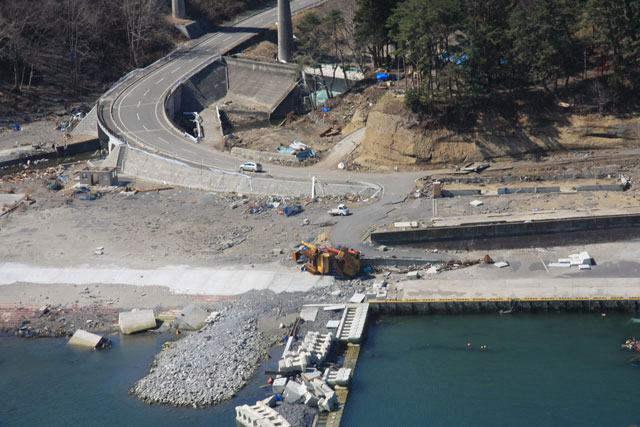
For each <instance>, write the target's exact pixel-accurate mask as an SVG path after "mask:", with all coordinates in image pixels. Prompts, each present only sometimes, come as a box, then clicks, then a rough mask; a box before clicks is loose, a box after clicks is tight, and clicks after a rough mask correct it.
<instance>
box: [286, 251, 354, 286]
mask: <svg viewBox="0 0 640 427" xmlns="http://www.w3.org/2000/svg"><path fill="white" fill-rule="evenodd" d="M360 256H361V254H360V252H358V251H355V250H353V249H349V248H347V247H344V246H341V247H339V248H338V249H335V248H330V247H327V246H319V247H318V246H314V245H312V244H310V243H307V242H302V245H301V246H300V247H299V248H297V249H295V250H294V251H293V260H294V261H295V262H304V263H305V264H304V267H305V269H306V270H307V271H308V272H309V273H311V274H322V275H325V274H331V275H334V276H338V277H340V278H341V279H342V278H345V277H355V276H357V275H358V273H359V272H360Z"/></svg>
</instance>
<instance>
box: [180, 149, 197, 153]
mask: <svg viewBox="0 0 640 427" xmlns="http://www.w3.org/2000/svg"><path fill="white" fill-rule="evenodd" d="M183 151H186V152H187V153H191V154H197V153H196V152H195V151H191V150H187V149H186V148H184V149H183Z"/></svg>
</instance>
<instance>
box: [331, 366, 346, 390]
mask: <svg viewBox="0 0 640 427" xmlns="http://www.w3.org/2000/svg"><path fill="white" fill-rule="evenodd" d="M330 377H331V375H330ZM350 381H351V369H350V368H340V369H338V371H337V372H336V374H335V376H333V378H332V379H331V380H330V381H329V385H339V386H343V387H346V386H348V385H349V382H350Z"/></svg>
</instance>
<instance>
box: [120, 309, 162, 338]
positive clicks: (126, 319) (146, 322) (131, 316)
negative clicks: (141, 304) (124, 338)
mask: <svg viewBox="0 0 640 427" xmlns="http://www.w3.org/2000/svg"><path fill="white" fill-rule="evenodd" d="M118 325H119V326H120V331H121V332H122V333H123V334H133V333H135V332H141V331H146V330H147V329H152V328H155V327H156V316H155V313H154V312H153V310H138V311H125V312H122V313H119V314H118Z"/></svg>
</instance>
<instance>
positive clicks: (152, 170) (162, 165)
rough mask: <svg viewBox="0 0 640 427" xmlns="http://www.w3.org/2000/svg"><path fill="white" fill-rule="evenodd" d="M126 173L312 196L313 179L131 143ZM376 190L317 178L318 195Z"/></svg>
mask: <svg viewBox="0 0 640 427" xmlns="http://www.w3.org/2000/svg"><path fill="white" fill-rule="evenodd" d="M124 174H125V175H130V176H135V177H137V178H140V179H143V180H145V181H150V182H154V183H158V184H161V185H165V184H166V183H171V185H176V186H179V187H185V188H191V189H194V190H202V191H219V192H224V193H231V192H234V193H243V194H259V195H265V196H271V195H278V196H292V197H310V196H311V181H293V180H279V179H270V178H262V177H253V176H249V175H244V174H240V173H236V172H227V171H220V170H208V169H199V168H195V167H191V166H189V165H187V164H186V163H182V162H179V161H176V160H171V159H166V158H164V157H162V156H158V155H155V154H150V153H147V152H144V151H142V150H138V149H134V148H131V147H127V153H126V162H125V165H124ZM376 191H377V188H373V187H369V186H366V185H363V184H359V183H353V184H332V183H322V182H318V181H316V187H315V193H316V195H317V196H344V195H349V194H360V195H361V196H363V197H370V196H371V195H372V194H373V193H375V192H376Z"/></svg>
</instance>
